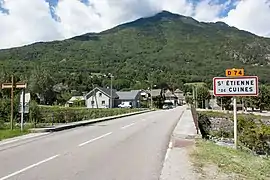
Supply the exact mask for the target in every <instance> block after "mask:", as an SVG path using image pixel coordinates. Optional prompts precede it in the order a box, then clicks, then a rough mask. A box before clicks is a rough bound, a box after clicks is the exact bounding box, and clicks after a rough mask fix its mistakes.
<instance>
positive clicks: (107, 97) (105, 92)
mask: <svg viewBox="0 0 270 180" xmlns="http://www.w3.org/2000/svg"><path fill="white" fill-rule="evenodd" d="M118 98H119V97H118V95H117V94H116V90H115V89H112V90H111V89H110V88H101V87H96V88H94V89H93V90H92V91H90V92H89V93H88V94H86V95H85V104H86V107H87V108H110V107H115V99H118ZM111 99H112V104H111Z"/></svg>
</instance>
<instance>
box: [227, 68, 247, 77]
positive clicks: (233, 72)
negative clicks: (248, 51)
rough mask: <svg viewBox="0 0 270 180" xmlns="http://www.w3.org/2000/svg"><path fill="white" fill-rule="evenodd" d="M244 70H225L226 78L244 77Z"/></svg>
mask: <svg viewBox="0 0 270 180" xmlns="http://www.w3.org/2000/svg"><path fill="white" fill-rule="evenodd" d="M244 75H245V74H244V69H226V76H227V77H232V76H235V77H237V76H238V77H239V76H244Z"/></svg>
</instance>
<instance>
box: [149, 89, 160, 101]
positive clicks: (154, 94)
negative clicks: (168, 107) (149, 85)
mask: <svg viewBox="0 0 270 180" xmlns="http://www.w3.org/2000/svg"><path fill="white" fill-rule="evenodd" d="M147 93H148V94H149V95H150V97H151V95H152V98H153V99H156V98H158V97H162V96H163V93H162V89H152V90H148V91H147Z"/></svg>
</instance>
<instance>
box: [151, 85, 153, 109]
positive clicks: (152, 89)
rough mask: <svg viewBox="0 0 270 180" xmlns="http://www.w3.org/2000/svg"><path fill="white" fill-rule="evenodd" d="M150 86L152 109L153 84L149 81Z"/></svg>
mask: <svg viewBox="0 0 270 180" xmlns="http://www.w3.org/2000/svg"><path fill="white" fill-rule="evenodd" d="M150 86H151V87H150V88H151V109H153V84H152V82H151V85H150Z"/></svg>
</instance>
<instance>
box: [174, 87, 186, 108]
mask: <svg viewBox="0 0 270 180" xmlns="http://www.w3.org/2000/svg"><path fill="white" fill-rule="evenodd" d="M174 94H175V95H176V97H177V98H178V102H177V103H178V104H179V105H183V104H184V102H185V95H184V92H183V91H181V90H180V89H176V90H175V91H174Z"/></svg>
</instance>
